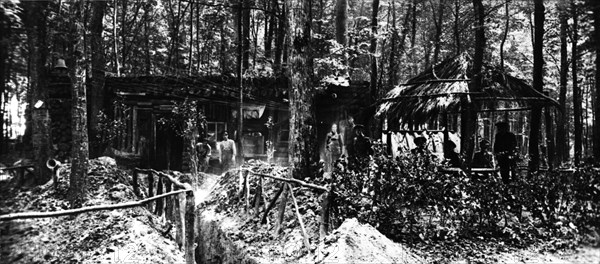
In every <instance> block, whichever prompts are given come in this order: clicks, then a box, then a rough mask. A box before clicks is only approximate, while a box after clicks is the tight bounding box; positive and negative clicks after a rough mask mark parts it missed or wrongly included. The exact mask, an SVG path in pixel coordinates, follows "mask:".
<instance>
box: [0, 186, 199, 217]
mask: <svg viewBox="0 0 600 264" xmlns="http://www.w3.org/2000/svg"><path fill="white" fill-rule="evenodd" d="M191 191H192V190H191V189H190V190H178V191H173V192H170V193H165V194H161V195H157V196H154V197H151V198H148V199H144V200H141V201H135V202H127V203H121V204H109V205H96V206H89V207H83V208H77V209H69V210H62V211H54V212H26V213H13V214H5V215H0V221H10V220H14V219H34V218H44V217H56V216H64V215H76V214H81V213H85V212H92V211H103V210H113V209H125V208H131V207H137V206H143V205H145V204H147V203H150V202H152V201H154V200H157V199H161V198H164V197H167V196H171V195H175V194H179V193H183V192H191Z"/></svg>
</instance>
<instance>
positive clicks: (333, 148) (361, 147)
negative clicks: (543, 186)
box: [325, 117, 373, 170]
mask: <svg viewBox="0 0 600 264" xmlns="http://www.w3.org/2000/svg"><path fill="white" fill-rule="evenodd" d="M364 130H365V127H364V126H363V125H360V124H355V123H354V118H353V117H349V118H348V120H347V123H346V126H345V131H344V134H343V135H340V133H338V127H337V124H333V125H331V131H330V132H329V133H327V141H326V147H325V148H326V150H327V155H328V159H329V162H330V163H329V165H331V166H330V167H329V170H331V168H332V167H333V165H334V164H335V162H336V161H337V160H338V159H339V158H340V157H341V156H342V155H345V156H346V157H347V158H348V159H350V160H353V159H355V158H361V157H363V158H364V157H367V156H369V155H372V154H373V148H372V143H371V140H370V139H369V138H368V137H367V136H366V135H365V131H364Z"/></svg>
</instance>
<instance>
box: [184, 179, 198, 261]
mask: <svg viewBox="0 0 600 264" xmlns="http://www.w3.org/2000/svg"><path fill="white" fill-rule="evenodd" d="M195 207H196V201H195V200H194V192H193V191H192V190H190V191H189V192H186V194H185V241H186V242H185V263H186V264H194V263H195V262H196V260H195V258H194V251H195V249H196V248H195V247H194V241H195V239H194V232H195V231H196V227H195V224H196V214H195V210H194V209H195Z"/></svg>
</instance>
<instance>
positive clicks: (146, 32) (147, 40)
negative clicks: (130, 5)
mask: <svg viewBox="0 0 600 264" xmlns="http://www.w3.org/2000/svg"><path fill="white" fill-rule="evenodd" d="M151 10H152V4H151V3H150V2H146V3H145V4H144V73H145V74H146V75H150V72H151V69H152V61H151V59H150V32H149V31H150V12H151ZM92 49H93V48H92Z"/></svg>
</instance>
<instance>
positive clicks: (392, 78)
mask: <svg viewBox="0 0 600 264" xmlns="http://www.w3.org/2000/svg"><path fill="white" fill-rule="evenodd" d="M390 15H391V18H392V30H391V33H392V39H391V41H390V59H389V61H390V64H389V66H388V85H387V86H388V89H390V90H391V89H392V88H394V85H396V84H397V83H398V78H397V76H398V75H397V73H396V71H397V70H398V68H397V67H396V66H397V65H396V53H397V51H396V46H397V45H398V27H397V25H396V23H397V22H396V0H392V3H391V8H390V10H389V14H388V16H390Z"/></svg>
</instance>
